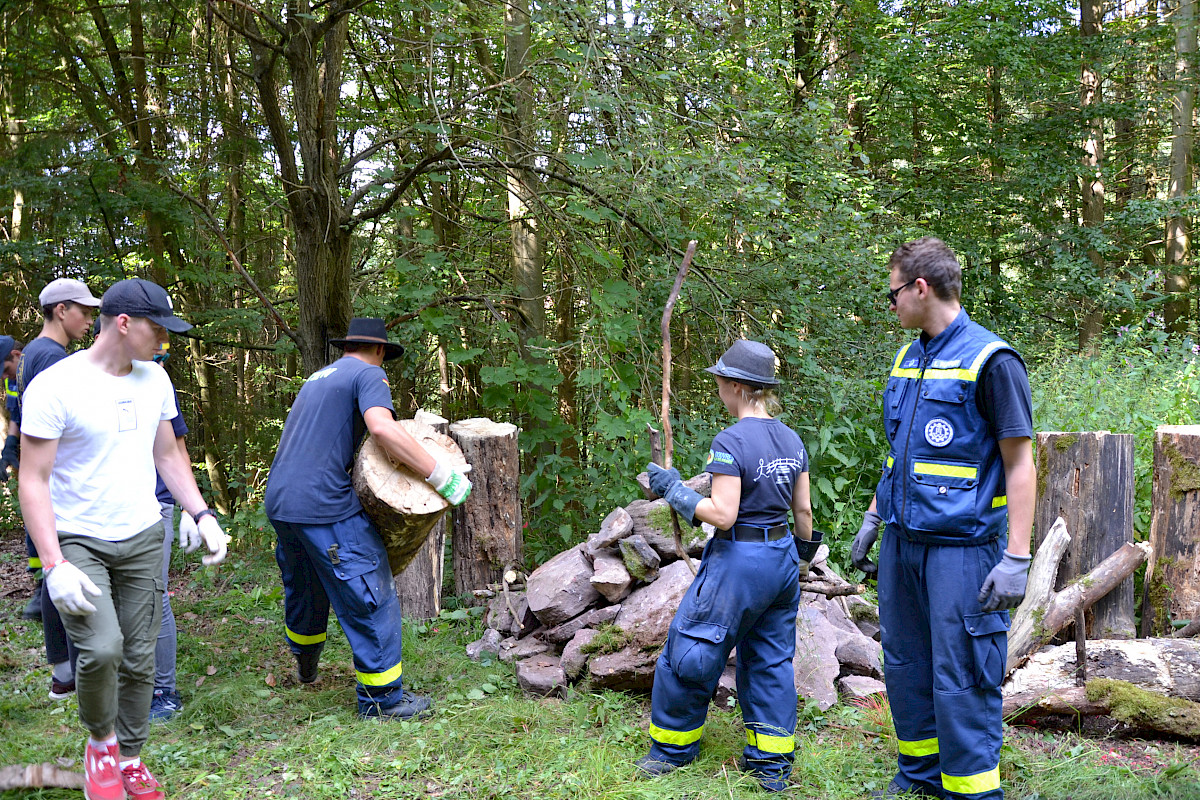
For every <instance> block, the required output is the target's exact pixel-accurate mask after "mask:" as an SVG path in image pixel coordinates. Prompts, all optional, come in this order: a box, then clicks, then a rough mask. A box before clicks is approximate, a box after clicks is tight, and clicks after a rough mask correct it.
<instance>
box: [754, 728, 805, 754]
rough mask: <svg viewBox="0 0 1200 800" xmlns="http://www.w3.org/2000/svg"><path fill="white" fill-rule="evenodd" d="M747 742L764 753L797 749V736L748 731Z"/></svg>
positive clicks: (786, 751) (787, 751)
mask: <svg viewBox="0 0 1200 800" xmlns="http://www.w3.org/2000/svg"><path fill="white" fill-rule="evenodd" d="M746 744H748V745H750V746H751V747H757V748H758V749H759V750H762V751H763V752H764V753H791V752H794V751H795V749H796V737H795V736H771V735H770V734H766V733H756V732H755V731H746Z"/></svg>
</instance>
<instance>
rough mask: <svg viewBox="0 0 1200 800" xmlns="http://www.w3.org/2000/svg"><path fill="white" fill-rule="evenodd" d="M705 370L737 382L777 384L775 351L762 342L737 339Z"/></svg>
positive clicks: (762, 384)
mask: <svg viewBox="0 0 1200 800" xmlns="http://www.w3.org/2000/svg"><path fill="white" fill-rule="evenodd" d="M704 371H705V372H711V373H712V374H713V375H720V376H721V377H722V378H728V379H729V380H731V381H737V382H738V383H746V384H751V385H754V386H778V385H779V381H778V380H777V379H776V378H775V351H774V350H772V349H771V348H769V347H767V346H766V345H765V344H763V343H762V342H754V341H751V340H749V339H738V340H737V341H736V342H734V343H733V345H732V346H730V348H729V349H728V350H726V351H725V353H724V355H722V356H721V357H720V358H718V359H717V363H716V364H713V365H712V366H711V367H705V368H704Z"/></svg>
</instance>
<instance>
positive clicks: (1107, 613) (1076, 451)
mask: <svg viewBox="0 0 1200 800" xmlns="http://www.w3.org/2000/svg"><path fill="white" fill-rule="evenodd" d="M1133 446H1134V437H1133V436H1132V435H1131V434H1114V433H1109V432H1108V431H1087V432H1082V433H1053V432H1050V433H1039V434H1038V435H1037V474H1038V477H1037V482H1038V483H1037V485H1038V492H1037V506H1036V509H1035V512H1034V525H1033V528H1034V530H1035V531H1037V532H1038V534H1037V542H1036V546H1037V547H1040V546H1041V543H1042V540H1043V539H1044V538H1045V537H1046V535H1047V534H1048V533H1049V531H1050V529H1051V528H1052V527H1053V525H1054V521H1055V520H1056V519H1058V518H1059V517H1061V518H1062V519H1063V520H1064V521H1065V522H1066V524H1067V529H1068V530H1070V531H1071V536H1072V539H1071V543H1070V546H1069V547H1068V548H1067V552H1066V554H1065V555H1064V557H1063V560H1062V564H1061V565H1060V567H1059V570H1058V579H1057V581H1056V583H1055V586H1054V588H1055V589H1056V590H1061V589H1062V588H1063V587H1065V586H1067V585H1068V584H1070V583H1071V582H1072V581H1075V580H1077V579H1078V578H1079V577H1080V576H1082V575H1085V574H1087V573H1088V572H1089V571H1091V570H1092V569H1094V568H1095V567H1096V566H1097V565H1099V564H1100V562H1102V561H1103V560H1104V559H1105V558H1107V557H1108V556H1109V555H1110V554H1112V553H1113V552H1115V551H1116V550H1117V549H1119V548H1120V547H1121V546H1122V545H1123V544H1125V543H1126V542H1129V541H1133V487H1134V473H1133ZM1133 612H1134V597H1133V577H1132V576H1130V577H1129V578H1127V579H1126V580H1125V581H1123V582H1122V583H1121V585H1120V586H1118V587H1117V588H1116V589H1115V590H1114V591H1112V592H1111V593H1109V594H1108V595H1106V596H1105V597H1103V598H1101V599H1100V600H1099V601H1097V602H1096V604H1095V605H1094V606H1093V607H1092V609H1091V611H1090V612H1089V614H1088V630H1087V635H1088V638H1091V639H1124V638H1133V636H1134V635H1135V633H1136V631H1135V627H1134V618H1133Z"/></svg>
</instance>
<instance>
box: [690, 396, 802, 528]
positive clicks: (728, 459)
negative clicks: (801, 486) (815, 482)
mask: <svg viewBox="0 0 1200 800" xmlns="http://www.w3.org/2000/svg"><path fill="white" fill-rule="evenodd" d="M705 469H706V470H707V471H708V472H711V473H714V474H717V475H740V476H741V478H742V499H741V502H740V503H739V505H738V515H737V524H738V525H758V526H761V527H771V526H774V525H781V524H783V523H785V522H787V518H788V511H790V510H791V508H792V492H793V490H794V489H795V486H796V481H797V480H798V479H799V478H800V473H802V472H808V452H807V451H806V450H805V449H804V442H802V441H801V440H800V436H799V435H798V434H797V433H796V432H795V431H793V430H792V429H791V428H789V427H788V426H787V425H784V424H783V423H782V422H780V421H779V420H777V419H762V418H760V417H746V418H745V419H740V420H738V421H737V422H735V423H734V424H733V425H731V426H729V427H728V428H726V429H725V430H723V431H721V432H720V433H718V434H717V435H716V437H715V438H714V439H713V443H712V449H711V450H709V451H708V464H707V465H706V466H705Z"/></svg>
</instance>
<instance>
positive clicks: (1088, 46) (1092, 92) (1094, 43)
mask: <svg viewBox="0 0 1200 800" xmlns="http://www.w3.org/2000/svg"><path fill="white" fill-rule="evenodd" d="M1102 14H1103V8H1102V6H1101V4H1100V2H1099V0H1082V2H1081V3H1080V18H1079V32H1080V35H1081V36H1082V37H1083V66H1082V68H1081V70H1080V82H1079V109H1080V115H1081V116H1082V117H1083V119H1085V120H1087V125H1088V131H1087V137H1086V139H1085V140H1084V143H1083V149H1084V156H1083V169H1082V171H1081V172H1080V178H1081V180H1082V184H1083V196H1082V212H1083V213H1082V215H1083V226H1084V227H1085V228H1100V227H1102V226H1103V225H1104V177H1103V175H1102V173H1101V170H1102V168H1103V165H1104V120H1103V119H1102V118H1101V117H1099V116H1096V111H1095V108H1096V107H1097V106H1098V105H1099V104H1100V103H1101V102H1102V99H1103V98H1102V96H1101V91H1100V67H1099V65H1100V63H1101V56H1100V52H1099V51H1100V46H1099V42H1100V38H1101V36H1100V35H1101V33H1102V32H1103V27H1102V21H1103V16H1102ZM1087 256H1088V260H1089V261H1091V262H1092V268H1093V270H1094V272H1095V275H1096V276H1097V277H1100V276H1102V275H1103V274H1104V256H1103V254H1102V253H1101V252H1100V251H1099V250H1097V249H1096V248H1095V247H1092V246H1089V247H1088V248H1087ZM1103 328H1104V311H1103V310H1102V309H1101V308H1099V306H1098V304H1097V303H1096V301H1095V299H1094V298H1092V297H1090V296H1087V295H1085V296H1084V297H1083V319H1082V320H1081V321H1080V325H1079V347H1080V349H1084V348H1086V347H1088V346H1089V344H1090V342H1091V340H1092V339H1093V338H1094V337H1095V336H1096V335H1097V334H1099V333H1100V331H1101V330H1103Z"/></svg>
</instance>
